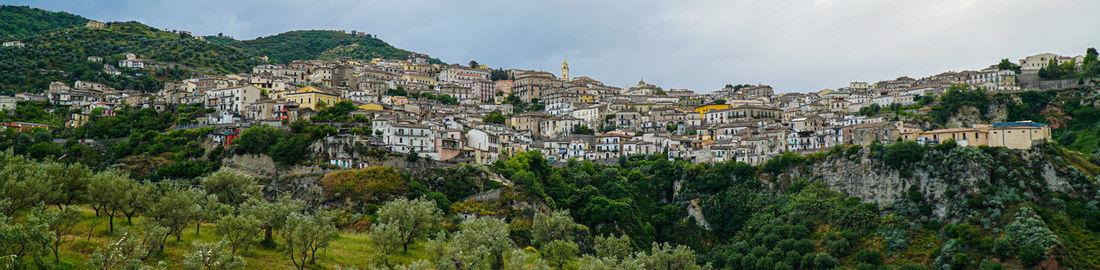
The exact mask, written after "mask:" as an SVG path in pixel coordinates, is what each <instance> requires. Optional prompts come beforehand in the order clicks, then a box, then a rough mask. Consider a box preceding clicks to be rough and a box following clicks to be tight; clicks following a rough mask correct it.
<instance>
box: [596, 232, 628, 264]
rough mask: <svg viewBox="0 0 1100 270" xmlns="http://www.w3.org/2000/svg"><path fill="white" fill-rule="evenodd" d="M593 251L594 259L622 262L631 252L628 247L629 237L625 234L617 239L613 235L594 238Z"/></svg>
mask: <svg viewBox="0 0 1100 270" xmlns="http://www.w3.org/2000/svg"><path fill="white" fill-rule="evenodd" d="M594 249H595V250H596V257H600V258H612V259H615V260H622V259H624V258H626V257H628V256H630V252H631V251H632V250H633V248H631V247H630V236H627V235H626V234H623V235H622V236H619V237H615V236H614V235H612V236H607V237H603V236H599V237H596V242H595V247H594Z"/></svg>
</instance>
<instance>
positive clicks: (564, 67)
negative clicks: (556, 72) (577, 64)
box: [561, 60, 569, 81]
mask: <svg viewBox="0 0 1100 270" xmlns="http://www.w3.org/2000/svg"><path fill="white" fill-rule="evenodd" d="M561 79H562V80H565V81H569V62H567V61H564V60H563V61H561Z"/></svg>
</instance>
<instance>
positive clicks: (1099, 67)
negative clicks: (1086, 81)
mask: <svg viewBox="0 0 1100 270" xmlns="http://www.w3.org/2000/svg"><path fill="white" fill-rule="evenodd" d="M1097 57H1098V54H1097V53H1096V48H1089V49H1088V50H1085V59H1084V60H1081V70H1082V71H1083V72H1085V74H1088V75H1098V74H1100V60H1098V59H1097Z"/></svg>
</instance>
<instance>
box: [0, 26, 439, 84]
mask: <svg viewBox="0 0 1100 270" xmlns="http://www.w3.org/2000/svg"><path fill="white" fill-rule="evenodd" d="M87 22H88V19H86V18H83V17H80V16H78V15H73V14H70V13H65V12H53V11H47V10H42V9H37V8H30V7H25V6H0V40H3V41H7V40H20V41H22V42H23V43H24V44H26V46H25V47H2V48H0V93H8V94H10V93H14V92H41V91H43V90H45V89H47V88H48V86H49V83H50V82H54V81H63V82H66V83H70V84H71V83H72V82H74V81H77V80H87V81H96V82H102V83H104V84H107V85H108V86H111V87H114V88H117V89H137V90H145V91H155V90H158V89H160V88H161V86H162V85H163V83H164V82H165V81H168V80H177V79H180V78H185V77H187V75H188V74H189V73H194V72H199V73H212V74H226V73H239V72H247V71H249V70H250V69H251V67H252V66H254V65H258V64H262V63H263V62H262V61H260V60H259V59H260V58H259V56H268V57H269V58H270V61H271V62H274V63H287V62H290V61H294V60H302V59H324V60H335V59H340V58H356V59H371V58H378V57H381V58H391V59H405V58H407V57H408V55H409V54H410V53H411V52H409V51H406V50H402V49H399V48H396V47H394V46H392V45H390V44H388V43H386V42H385V41H382V40H380V39H378V38H375V37H374V36H372V35H368V34H363V33H354V32H352V33H350V34H349V33H345V32H342V31H325V30H305V31H291V32H286V33H281V34H278V35H273V36H268V37H261V38H257V39H252V40H236V39H233V38H230V37H228V36H222V35H218V36H208V37H204V38H205V40H200V39H195V38H193V37H191V36H190V35H188V34H182V33H176V32H175V31H172V32H168V31H164V30H160V29H157V28H155V27H150V26H147V25H144V24H142V23H140V22H112V23H108V24H107V28H106V29H90V28H84V27H83V26H84V25H85V24H86V23H87ZM126 53H133V54H136V55H138V57H140V58H148V59H153V60H156V61H158V62H168V63H176V64H182V65H183V66H182V68H180V69H169V70H156V71H149V70H122V72H123V74H122V75H109V74H107V73H105V72H103V71H104V67H103V64H117V62H118V61H119V60H121V59H122V58H123V57H124V55H125V54H126ZM89 56H100V57H103V58H104V63H95V62H89V61H87V59H88V57H89ZM432 62H434V63H442V62H440V61H439V60H438V59H432Z"/></svg>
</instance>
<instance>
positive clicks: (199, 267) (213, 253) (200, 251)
mask: <svg viewBox="0 0 1100 270" xmlns="http://www.w3.org/2000/svg"><path fill="white" fill-rule="evenodd" d="M226 245H228V243H227V242H226V241H225V240H222V241H218V242H217V243H213V244H210V243H198V242H196V243H194V244H193V246H194V250H193V251H191V253H188V254H187V255H185V256H184V259H183V267H184V269H189V270H232V269H243V268H244V267H245V264H246V262H245V260H244V258H241V257H240V256H236V255H233V252H226V250H225V246H226Z"/></svg>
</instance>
